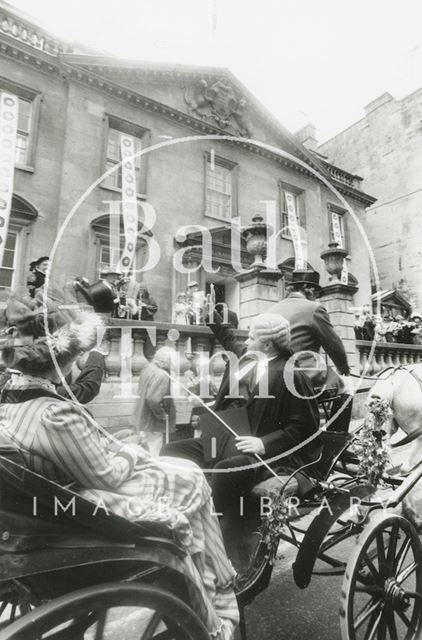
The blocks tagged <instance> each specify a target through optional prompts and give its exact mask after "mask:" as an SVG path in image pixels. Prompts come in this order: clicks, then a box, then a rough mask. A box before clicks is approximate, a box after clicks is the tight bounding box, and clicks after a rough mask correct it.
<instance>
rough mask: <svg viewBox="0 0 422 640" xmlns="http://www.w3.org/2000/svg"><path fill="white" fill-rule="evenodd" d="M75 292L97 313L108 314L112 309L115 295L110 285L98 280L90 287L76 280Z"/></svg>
mask: <svg viewBox="0 0 422 640" xmlns="http://www.w3.org/2000/svg"><path fill="white" fill-rule="evenodd" d="M74 287H75V290H76V291H77V292H78V293H80V294H82V297H83V299H84V300H85V301H86V302H88V304H90V305H92V306H93V307H94V310H95V311H96V312H97V313H110V312H111V311H113V309H114V304H115V297H116V296H115V293H114V291H113V288H112V287H111V285H110V284H109V283H108V282H106V281H105V280H100V281H99V282H95V283H94V284H92V285H86V284H85V283H84V282H81V281H78V280H76V281H75V283H74Z"/></svg>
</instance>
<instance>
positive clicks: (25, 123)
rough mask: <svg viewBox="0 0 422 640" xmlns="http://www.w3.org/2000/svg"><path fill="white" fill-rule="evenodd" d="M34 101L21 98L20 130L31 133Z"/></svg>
mask: <svg viewBox="0 0 422 640" xmlns="http://www.w3.org/2000/svg"><path fill="white" fill-rule="evenodd" d="M31 111H32V103H31V102H30V101H29V100H24V99H23V98H19V109H18V130H19V131H22V132H25V133H29V131H30V128H31Z"/></svg>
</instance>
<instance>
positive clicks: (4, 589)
mask: <svg viewBox="0 0 422 640" xmlns="http://www.w3.org/2000/svg"><path fill="white" fill-rule="evenodd" d="M0 481H1V489H2V491H1V496H2V499H1V505H0V522H1V534H0V603H1V604H0V607H1V616H0V638H1V640H3V638H4V639H6V638H7V639H9V638H10V639H12V638H14V639H16V640H20V639H21V638H22V640H23V639H24V638H26V637H28V638H32V637H34V636H33V635H31V634H33V633H35V632H34V630H33V629H32V630H31V628H32V624H33V622H34V620H37V619H38V616H40V619H39V624H40V625H41V627H40V629H43V632H44V627H43V626H42V625H44V624H47V625H50V626H51V625H56V626H57V625H60V624H61V618H60V615H61V614H60V611H61V612H62V614H63V615H64V614H65V615H66V616H68V620H67V622H68V624H67V626H66V627H65V629H64V630H63V631H61V632H57V633H58V635H57V640H70V638H72V640H82V639H84V638H91V637H92V638H94V637H95V640H99V639H101V638H106V637H109V635H107V634H108V633H109V630H107V629H106V628H105V617H106V615H108V616H109V617H110V612H109V611H107V610H106V609H104V606H103V605H104V603H107V602H108V605H109V609H110V610H111V609H112V608H114V609H116V607H118V606H120V607H129V609H130V610H131V611H132V614H133V615H134V613H135V612H134V611H133V609H134V608H137V609H139V612H140V611H141V609H142V616H143V617H144V618H145V617H146V618H147V619H148V621H149V622H151V621H152V622H151V624H152V623H153V624H154V625H155V627H156V628H157V629H162V630H161V632H160V633H161V634H162V635H161V636H160V637H162V638H163V639H164V638H166V639H168V640H170V639H173V638H179V636H180V638H183V640H185V639H186V640H196V636H198V637H199V638H201V640H208V639H209V634H208V632H207V631H206V628H205V626H204V623H203V620H204V618H205V603H204V602H203V600H202V597H201V594H200V593H199V591H198V589H197V588H196V586H195V585H194V584H193V583H192V581H191V578H190V576H189V574H188V571H187V569H186V565H185V563H184V558H185V556H186V551H185V550H184V549H183V548H182V547H181V546H180V545H179V544H178V543H177V541H176V540H175V538H174V536H173V533H172V531H171V530H170V528H168V527H167V526H166V525H163V524H160V523H154V522H142V523H139V524H138V523H132V522H129V521H128V520H126V519H124V518H121V517H120V516H118V515H116V514H113V513H110V512H108V511H107V510H106V509H105V508H104V505H101V504H100V503H98V504H95V503H91V502H89V501H87V500H85V499H84V498H82V497H81V496H79V495H78V494H77V493H75V492H73V491H71V490H70V489H67V488H65V487H62V486H60V485H58V484H56V483H54V482H52V481H50V480H47V479H45V478H43V477H42V476H40V475H38V474H36V473H34V472H32V471H29V470H28V469H27V468H26V467H25V466H23V465H22V464H21V460H20V457H19V453H18V452H16V450H14V449H12V448H10V449H8V448H5V447H2V450H1V452H0ZM128 586H130V589H129V590H128ZM79 593H80V594H81V596H80V597H79V596H78V594H79ZM100 593H102V599H101V598H100V599H99V594H100ZM70 594H72V595H70ZM94 596H95V598H96V599H95V607H97V609H95V608H93V607H94V604H92V603H91V605H90V607H91V608H87V609H86V611H84V606H88V605H87V603H88V602H90V598H93V597H94ZM151 598H152V600H151ZM72 602H73V605H72V607H71V608H70V610H68V609H66V607H68V606H69V603H72ZM63 607H64V609H63ZM122 611H123V610H122ZM145 611H147V612H148V613H149V616H148V615H147V614H146V613H145ZM63 612H64V613H63ZM169 612H170V613H169ZM114 615H116V614H114ZM28 616H29V617H30V618H31V619H29V618H28ZM139 616H141V613H139V615H138V618H139ZM142 616H141V617H142ZM26 620H28V622H26ZM140 624H141V630H140V632H139V634H138V636H137V637H139V638H143V637H144V634H146V635H145V638H149V637H153V636H152V635H151V627H150V628H149V629H148V624H147V623H146V622H145V621H142V620H141V622H140ZM101 625H103V626H104V629H103V630H102V631H101V630H100V626H101ZM160 625H161V626H160ZM27 627H28V628H27ZM51 628H53V627H51ZM163 629H164V630H163ZM46 633H47V632H46ZM48 633H49V634H51V633H52V631H51V629H48ZM86 634H87V635H86ZM89 634H91V635H89ZM92 634H94V635H92ZM95 634H96V635H95ZM178 634H179V635H178ZM36 637H40V638H44V637H45V636H44V635H42V633H41V632H40V635H39V636H36ZM46 637H47V636H46ZM48 637H50V636H49V635H48ZM154 637H155V636H154ZM54 638H56V635H54Z"/></svg>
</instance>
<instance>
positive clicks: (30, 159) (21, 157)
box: [0, 78, 40, 169]
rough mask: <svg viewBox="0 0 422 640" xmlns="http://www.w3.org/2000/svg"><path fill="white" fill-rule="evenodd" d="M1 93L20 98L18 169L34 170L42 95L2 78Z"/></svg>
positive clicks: (17, 145) (16, 149)
mask: <svg viewBox="0 0 422 640" xmlns="http://www.w3.org/2000/svg"><path fill="white" fill-rule="evenodd" d="M1 92H6V93H12V94H13V95H15V96H17V97H18V103H19V104H18V124H17V132H16V147H15V162H16V165H17V166H18V168H27V169H28V168H32V167H33V165H34V153H35V138H36V130H37V124H38V115H39V105H40V95H39V94H37V93H36V92H35V91H33V90H31V89H27V88H26V87H22V86H19V85H15V84H12V83H10V82H8V81H7V80H4V79H3V78H0V93H1Z"/></svg>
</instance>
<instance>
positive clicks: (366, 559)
mask: <svg viewBox="0 0 422 640" xmlns="http://www.w3.org/2000/svg"><path fill="white" fill-rule="evenodd" d="M362 559H363V561H364V563H365V564H366V566H367V567H368V569H369V571H370V572H371V573H372V576H373V577H374V579H375V581H376V582H379V583H380V582H382V579H381V576H380V574H379V573H378V571H377V569H376V567H375V565H374V563H373V562H372V560H371V559H370V557H369V556H368V554H367V553H365V555H364V556H363V558H362Z"/></svg>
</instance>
